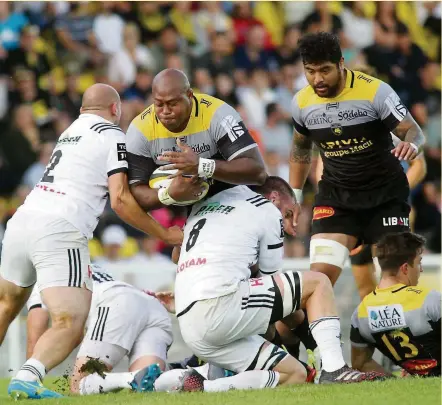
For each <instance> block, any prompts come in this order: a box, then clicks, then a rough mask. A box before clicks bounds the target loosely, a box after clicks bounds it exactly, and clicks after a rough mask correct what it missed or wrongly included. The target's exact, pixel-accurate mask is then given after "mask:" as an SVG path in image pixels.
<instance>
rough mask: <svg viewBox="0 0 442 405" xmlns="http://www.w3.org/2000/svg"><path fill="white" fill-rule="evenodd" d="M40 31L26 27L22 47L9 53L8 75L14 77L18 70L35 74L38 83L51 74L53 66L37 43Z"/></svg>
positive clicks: (34, 27)
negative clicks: (39, 49) (38, 48)
mask: <svg viewBox="0 0 442 405" xmlns="http://www.w3.org/2000/svg"><path fill="white" fill-rule="evenodd" d="M39 34H40V30H39V28H38V27H37V26H35V25H27V26H25V27H24V28H23V29H22V31H21V35H20V46H19V47H17V48H16V49H14V50H11V51H10V52H9V53H8V59H7V63H6V68H7V69H6V74H7V75H9V76H11V77H12V76H13V75H14V72H16V71H17V69H27V70H30V71H32V72H34V74H35V77H36V79H37V81H38V80H39V79H40V78H41V77H42V76H44V75H46V74H47V73H49V72H50V70H51V65H50V62H49V59H48V57H47V55H46V54H45V53H43V52H39V51H38V50H37V47H36V41H37V39H38V37H39Z"/></svg>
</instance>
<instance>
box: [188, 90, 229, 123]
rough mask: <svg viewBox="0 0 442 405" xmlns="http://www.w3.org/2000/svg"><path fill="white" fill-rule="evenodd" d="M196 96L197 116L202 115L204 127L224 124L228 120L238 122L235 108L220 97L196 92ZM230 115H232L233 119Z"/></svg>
mask: <svg viewBox="0 0 442 405" xmlns="http://www.w3.org/2000/svg"><path fill="white" fill-rule="evenodd" d="M194 97H195V102H196V106H195V117H201V118H200V119H201V121H198V122H200V123H201V124H200V125H202V126H203V127H204V128H209V127H213V126H215V127H216V126H218V125H222V123H223V122H224V121H226V120H228V121H229V120H230V121H231V122H232V123H233V122H236V121H237V120H236V119H235V117H234V115H236V111H235V109H234V108H233V107H232V106H230V105H229V104H227V103H226V102H225V101H223V100H220V99H219V98H216V97H213V96H209V95H208V94H203V93H196V94H194ZM229 117H232V118H231V119H230V118H229Z"/></svg>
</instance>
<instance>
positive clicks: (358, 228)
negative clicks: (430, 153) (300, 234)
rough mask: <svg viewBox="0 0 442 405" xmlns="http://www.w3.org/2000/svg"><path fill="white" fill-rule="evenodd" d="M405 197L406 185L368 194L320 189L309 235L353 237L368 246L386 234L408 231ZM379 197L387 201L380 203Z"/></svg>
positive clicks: (406, 198)
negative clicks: (340, 234) (328, 234)
mask: <svg viewBox="0 0 442 405" xmlns="http://www.w3.org/2000/svg"><path fill="white" fill-rule="evenodd" d="M408 195H409V189H408V185H406V186H404V185H403V184H402V185H395V187H392V188H390V189H382V190H377V191H372V192H371V193H368V192H366V191H364V192H351V191H347V190H345V191H343V190H339V189H334V190H329V188H328V187H326V188H325V190H324V187H322V190H321V187H320V189H319V193H318V194H317V195H316V198H315V206H314V208H313V217H312V235H315V234H318V233H342V234H345V235H351V236H355V237H356V238H358V242H359V244H360V243H364V244H367V245H371V244H373V243H376V242H377V241H378V240H379V239H380V238H381V237H382V236H383V235H385V234H387V233H392V232H403V231H408V230H409V229H410V228H409V214H410V206H409V205H408ZM382 198H383V199H385V200H386V201H385V202H381V201H382ZM364 204H366V205H368V206H367V208H365V207H364ZM370 205H372V206H371V207H370Z"/></svg>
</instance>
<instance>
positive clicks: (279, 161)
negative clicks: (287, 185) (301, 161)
mask: <svg viewBox="0 0 442 405" xmlns="http://www.w3.org/2000/svg"><path fill="white" fill-rule="evenodd" d="M264 162H265V165H266V169H267V173H268V174H269V175H270V176H279V177H281V178H283V179H284V180H286V181H288V180H289V165H288V161H287V159H283V158H282V156H281V155H280V153H279V152H278V151H276V150H272V149H266V151H265V152H264Z"/></svg>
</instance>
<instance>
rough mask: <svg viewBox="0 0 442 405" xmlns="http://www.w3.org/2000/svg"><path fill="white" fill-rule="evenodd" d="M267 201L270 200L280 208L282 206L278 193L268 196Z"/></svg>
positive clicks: (273, 192) (271, 193) (274, 192)
mask: <svg viewBox="0 0 442 405" xmlns="http://www.w3.org/2000/svg"><path fill="white" fill-rule="evenodd" d="M267 199H268V200H270V201H271V202H272V203H273V204H275V205H276V206H277V207H278V208H279V207H280V205H281V196H280V195H279V192H278V191H275V190H273V191H271V192H270V194H269V195H268V196H267Z"/></svg>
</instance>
